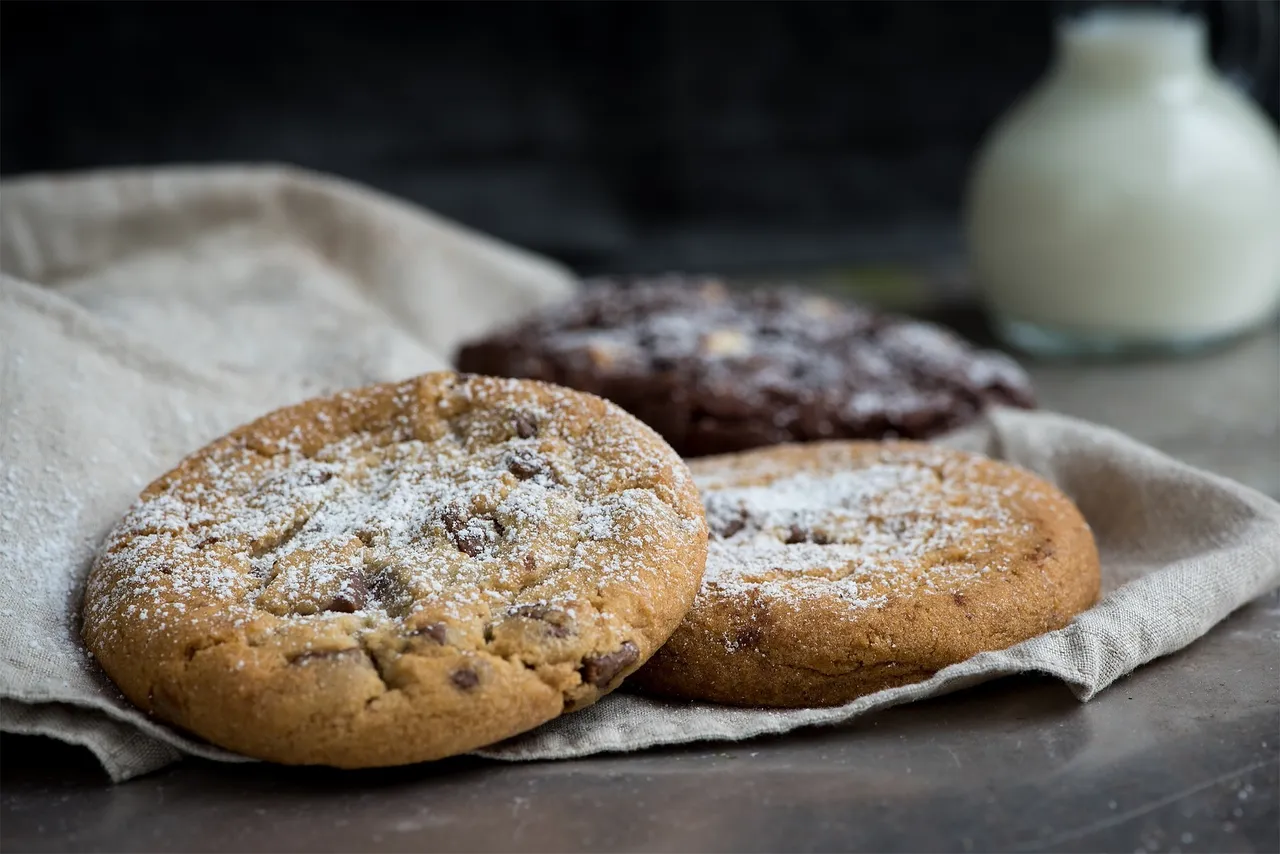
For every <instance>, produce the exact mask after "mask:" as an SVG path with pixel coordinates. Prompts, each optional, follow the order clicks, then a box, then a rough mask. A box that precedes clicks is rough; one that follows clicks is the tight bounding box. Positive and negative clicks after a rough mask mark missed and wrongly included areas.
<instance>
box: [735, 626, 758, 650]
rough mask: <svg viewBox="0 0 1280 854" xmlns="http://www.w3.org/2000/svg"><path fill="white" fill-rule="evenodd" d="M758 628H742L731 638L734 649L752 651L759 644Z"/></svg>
mask: <svg viewBox="0 0 1280 854" xmlns="http://www.w3.org/2000/svg"><path fill="white" fill-rule="evenodd" d="M760 635H761V633H760V627H759V626H743V627H742V628H741V629H739V630H738V633H737V634H736V635H734V637H733V643H734V648H735V649H752V648H754V647H755V646H756V644H758V643H760Z"/></svg>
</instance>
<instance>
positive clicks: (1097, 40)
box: [965, 9, 1280, 355]
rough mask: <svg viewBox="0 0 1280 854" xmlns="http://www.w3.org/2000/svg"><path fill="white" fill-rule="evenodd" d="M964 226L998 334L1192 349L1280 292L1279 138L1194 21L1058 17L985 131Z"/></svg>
mask: <svg viewBox="0 0 1280 854" xmlns="http://www.w3.org/2000/svg"><path fill="white" fill-rule="evenodd" d="M965 220H966V223H965V225H966V231H967V238H968V244H969V251H970V261H971V264H972V266H973V272H974V277H975V283H976V284H977V285H978V287H979V288H980V290H981V292H982V294H983V296H984V298H985V300H986V302H987V305H988V307H989V309H990V311H991V315H992V318H993V321H994V323H995V325H996V328H997V330H998V332H999V333H1000V334H1001V336H1002V337H1004V338H1005V339H1006V340H1007V341H1009V342H1010V343H1012V344H1014V345H1015V346H1018V347H1020V348H1022V349H1025V350H1029V351H1032V352H1039V353H1044V354H1062V355H1080V354H1106V353H1123V352H1130V351H1152V350H1155V351H1172V350H1186V349H1191V348H1195V347H1197V346H1200V345H1204V344H1209V343H1212V342H1215V341H1219V340H1222V339H1225V338H1228V337H1231V336H1233V335H1235V334H1237V333H1239V332H1242V331H1244V330H1246V329H1248V328H1250V327H1254V326H1257V325H1259V324H1262V323H1265V322H1266V321H1267V319H1268V318H1269V317H1271V316H1273V314H1274V311H1275V309H1276V305H1277V303H1278V302H1280V142H1278V141H1277V136H1276V131H1275V128H1274V126H1273V125H1272V123H1271V121H1270V119H1269V118H1268V117H1267V116H1266V115H1265V114H1264V113H1262V111H1261V110H1260V109H1258V108H1257V107H1256V106H1255V105H1254V104H1253V103H1252V102H1251V101H1249V100H1248V99H1247V98H1246V97H1245V96H1243V95H1242V94H1240V93H1239V92H1237V91H1236V90H1235V89H1233V88H1232V87H1231V85H1230V84H1228V83H1227V82H1226V80H1225V79H1224V78H1222V77H1221V76H1220V75H1219V74H1218V73H1217V72H1216V71H1215V69H1214V68H1213V67H1212V66H1211V64H1210V63H1209V60H1208V56H1207V46H1206V35H1205V28H1204V24H1203V22H1202V21H1200V20H1199V19H1198V18H1191V17H1183V16H1180V15H1177V14H1175V13H1172V12H1167V11H1159V10H1145V11H1134V12H1125V11H1119V10H1105V9H1104V10H1096V11H1094V12H1092V13H1090V14H1088V15H1085V16H1083V17H1081V18H1077V19H1073V20H1068V21H1066V22H1064V23H1063V24H1062V25H1061V27H1060V30H1059V34H1058V49H1057V57H1056V60H1055V62H1054V64H1053V66H1052V68H1051V69H1050V71H1049V73H1048V75H1047V76H1046V78H1045V79H1044V80H1042V81H1041V82H1040V83H1039V84H1038V86H1037V87H1036V88H1035V89H1034V90H1033V91H1032V92H1031V93H1030V94H1029V95H1028V96H1027V97H1026V98H1025V99H1024V100H1023V101H1022V102H1021V103H1019V104H1017V105H1016V106H1015V107H1014V109H1013V110H1012V111H1011V112H1010V113H1009V114H1008V115H1007V116H1005V117H1004V118H1003V119H1002V120H1001V121H1000V122H999V123H998V125H997V126H996V128H995V129H994V130H993V132H992V134H991V136H990V137H989V139H988V140H987V141H986V142H985V143H984V145H983V147H982V149H981V151H980V153H979V155H978V158H977V161H976V164H975V166H974V170H973V173H972V175H971V179H970V185H969V189H968V194H967V199H966V210H965Z"/></svg>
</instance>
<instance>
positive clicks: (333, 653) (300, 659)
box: [289, 647, 363, 665]
mask: <svg viewBox="0 0 1280 854" xmlns="http://www.w3.org/2000/svg"><path fill="white" fill-rule="evenodd" d="M354 655H363V653H362V652H360V648H359V647H348V648H347V649H326V650H321V651H319V652H303V653H300V654H298V655H295V656H293V657H292V658H290V659H289V663H290V664H300V665H307V664H310V663H311V662H313V661H323V660H325V659H330V658H343V657H345V656H354Z"/></svg>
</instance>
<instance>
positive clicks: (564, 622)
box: [512, 605, 573, 638]
mask: <svg viewBox="0 0 1280 854" xmlns="http://www.w3.org/2000/svg"><path fill="white" fill-rule="evenodd" d="M512 613H513V614H514V615H515V616H517V617H524V618H525V619H529V620H537V621H539V622H540V623H542V624H543V627H544V629H545V631H546V633H547V634H548V635H550V636H551V637H553V638H565V637H568V636H569V635H571V634H573V618H572V617H570V616H569V615H568V614H566V613H565V612H564V611H561V610H560V609H559V608H552V607H550V606H549V605H521V606H520V607H519V608H516V609H515V610H514V611H512Z"/></svg>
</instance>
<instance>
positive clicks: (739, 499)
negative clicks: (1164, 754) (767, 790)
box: [631, 442, 1100, 706]
mask: <svg viewBox="0 0 1280 854" xmlns="http://www.w3.org/2000/svg"><path fill="white" fill-rule="evenodd" d="M690 468H691V470H692V471H693V473H694V477H695V479H696V481H697V482H698V485H699V487H700V488H701V490H702V494H703V499H704V501H705V505H706V512H707V525H708V528H709V529H710V533H711V542H710V544H709V547H708V555H707V567H706V574H705V576H704V578H703V583H702V589H701V590H700V592H699V593H698V597H697V599H696V600H695V601H694V605H693V608H692V610H691V611H690V612H689V615H688V616H687V617H686V618H685V620H684V622H683V623H682V624H681V625H680V628H678V629H677V630H676V632H675V634H673V635H672V637H671V640H670V641H668V642H667V645H666V646H664V647H663V648H662V649H661V650H660V651H659V652H658V654H657V655H655V656H654V657H653V658H652V659H651V660H650V661H649V663H648V664H647V665H645V666H644V667H643V668H642V669H641V670H640V672H639V673H637V674H636V675H635V676H634V677H633V678H632V680H631V682H632V684H636V685H639V686H641V687H643V688H646V689H648V690H650V691H652V692H655V693H661V694H666V695H670V696H675V697H681V698H685V699H697V700H712V701H715V702H721V703H732V704H737V705H761V706H823V705H835V704H839V703H844V702H847V701H849V700H852V699H854V698H856V697H859V696H861V695H863V694H869V693H873V692H875V691H879V690H881V689H883V688H889V687H893V686H897V685H904V684H907V683H910V682H918V681H921V680H923V679H927V678H929V677H930V676H932V675H933V674H934V673H936V672H937V671H938V670H941V669H942V668H944V667H946V666H948V665H950V664H955V663H957V662H960V661H963V660H965V659H966V658H969V657H970V656H972V655H975V654H976V653H979V652H982V651H984V650H993V649H1003V648H1005V647H1008V646H1011V645H1012V644H1015V643H1018V642H1019V641H1023V640H1026V639H1027V638H1030V637H1034V636H1036V635H1039V634H1042V633H1043V632H1046V631H1050V630H1052V629H1057V628H1061V627H1062V626H1064V625H1066V623H1067V622H1069V621H1070V620H1071V619H1072V617H1074V616H1075V615H1076V614H1077V613H1079V612H1080V611H1082V610H1084V609H1085V608H1087V607H1089V606H1090V605H1092V604H1093V602H1094V600H1095V599H1096V598H1097V595H1098V588H1099V584H1100V574H1099V566H1098V554H1097V550H1096V548H1095V546H1094V542H1093V537H1092V534H1091V533H1090V531H1089V527H1088V525H1087V524H1086V523H1085V521H1084V519H1083V517H1081V515H1080V513H1079V511H1078V510H1077V509H1076V508H1075V506H1074V505H1073V504H1072V503H1071V501H1070V500H1069V499H1068V498H1067V497H1066V496H1064V495H1063V494H1062V493H1060V492H1059V491H1058V490H1057V489H1055V488H1054V487H1053V486H1052V485H1050V484H1048V483H1046V482H1044V481H1042V480H1040V479H1039V478H1037V477H1035V476H1033V475H1031V474H1029V473H1028V472H1025V471H1023V470H1021V469H1017V468H1014V467H1013V466H1008V465H1005V464H1002V463H998V462H995V461H992V460H989V459H986V458H984V457H980V456H977V455H973V454H967V453H963V452H960V451H954V450H947V449H943V448H937V447H931V446H928V445H920V444H914V443H909V442H902V443H871V442H818V443H813V444H809V445H782V446H778V447H774V448H764V449H760V450H756V451H749V452H745V453H741V454H729V455H725V456H722V457H707V458H705V459H701V460H696V461H695V462H694V463H693V464H692V465H691V466H690Z"/></svg>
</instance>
